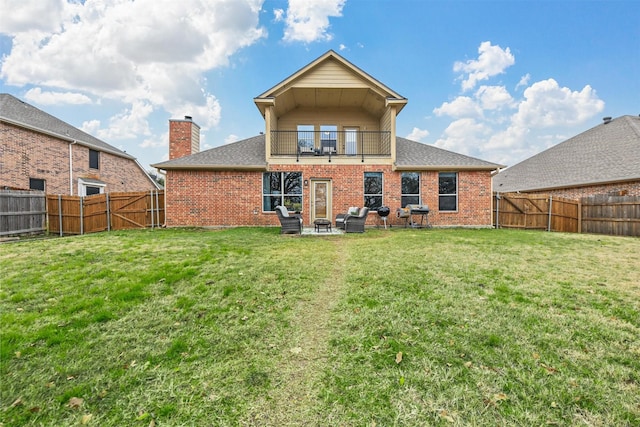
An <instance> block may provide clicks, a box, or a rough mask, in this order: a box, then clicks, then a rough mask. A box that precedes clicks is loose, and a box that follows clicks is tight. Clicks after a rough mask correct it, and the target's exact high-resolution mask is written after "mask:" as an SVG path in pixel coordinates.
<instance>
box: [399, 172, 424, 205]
mask: <svg viewBox="0 0 640 427" xmlns="http://www.w3.org/2000/svg"><path fill="white" fill-rule="evenodd" d="M400 204H401V205H402V207H403V208H404V207H405V206H407V205H419V204H420V174H419V173H418V172H403V173H402V198H401V202H400Z"/></svg>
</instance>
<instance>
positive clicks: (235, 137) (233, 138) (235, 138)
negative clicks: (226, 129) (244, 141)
mask: <svg viewBox="0 0 640 427" xmlns="http://www.w3.org/2000/svg"><path fill="white" fill-rule="evenodd" d="M239 139H240V137H239V136H238V135H234V134H231V135H229V136H227V137H226V138H225V139H224V143H225V144H231V143H232V142H236V141H238V140H239Z"/></svg>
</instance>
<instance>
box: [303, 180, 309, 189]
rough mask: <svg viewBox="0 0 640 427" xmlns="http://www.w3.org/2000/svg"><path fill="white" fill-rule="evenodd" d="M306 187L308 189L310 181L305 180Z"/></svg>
mask: <svg viewBox="0 0 640 427" xmlns="http://www.w3.org/2000/svg"><path fill="white" fill-rule="evenodd" d="M304 186H305V187H308V186H309V180H308V179H305V180H304Z"/></svg>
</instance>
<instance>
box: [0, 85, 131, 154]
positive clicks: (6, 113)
mask: <svg viewBox="0 0 640 427" xmlns="http://www.w3.org/2000/svg"><path fill="white" fill-rule="evenodd" d="M0 121H3V122H6V123H10V124H12V125H14V126H18V127H22V128H26V129H30V130H33V131H35V132H40V133H43V134H47V135H50V136H53V137H55V138H59V139H62V140H65V141H69V142H73V141H75V142H76V143H77V144H80V145H84V146H86V147H89V148H92V149H95V150H98V151H106V152H108V153H110V154H113V155H116V156H120V157H125V158H127V159H132V160H134V159H135V157H133V156H131V155H129V154H127V153H125V152H124V151H121V150H118V149H117V148H115V147H113V146H112V145H109V144H107V143H106V142H104V141H101V140H99V139H98V138H96V137H93V136H91V135H89V134H88V133H85V132H83V131H81V130H80V129H78V128H76V127H73V126H71V125H70V124H68V123H65V122H63V121H62V120H60V119H58V118H56V117H54V116H52V115H51V114H48V113H45V112H44V111H42V110H40V109H38V108H36V107H34V106H33V105H30V104H27V103H26V102H24V101H21V100H19V99H18V98H16V97H15V96H13V95H10V94H8V93H0Z"/></svg>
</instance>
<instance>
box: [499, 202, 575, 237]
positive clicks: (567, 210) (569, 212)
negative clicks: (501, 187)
mask: <svg viewBox="0 0 640 427" xmlns="http://www.w3.org/2000/svg"><path fill="white" fill-rule="evenodd" d="M580 209H581V207H580V202H578V201H576V200H569V199H564V198H561V197H552V196H550V195H548V194H519V193H505V194H501V193H497V194H496V195H495V197H494V199H493V218H494V221H495V223H494V225H495V227H496V228H520V229H524V230H547V231H564V232H569V233H579V232H580Z"/></svg>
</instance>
